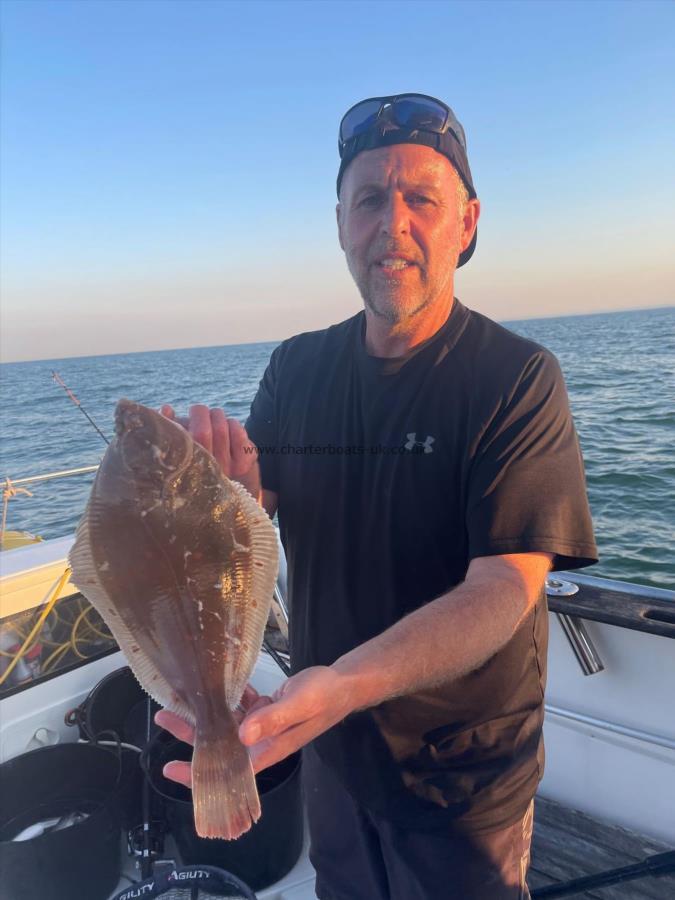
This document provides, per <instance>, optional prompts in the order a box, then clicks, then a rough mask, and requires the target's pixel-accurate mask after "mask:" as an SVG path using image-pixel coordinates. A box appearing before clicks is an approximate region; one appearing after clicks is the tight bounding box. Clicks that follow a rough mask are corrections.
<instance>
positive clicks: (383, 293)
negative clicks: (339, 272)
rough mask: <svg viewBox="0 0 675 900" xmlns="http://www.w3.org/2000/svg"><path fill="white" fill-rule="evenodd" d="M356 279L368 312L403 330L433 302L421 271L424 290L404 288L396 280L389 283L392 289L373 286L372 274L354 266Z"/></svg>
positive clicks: (353, 271)
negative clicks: (407, 323)
mask: <svg viewBox="0 0 675 900" xmlns="http://www.w3.org/2000/svg"><path fill="white" fill-rule="evenodd" d="M349 269H350V271H351V274H352V278H353V279H354V281H355V282H356V286H357V287H358V289H359V293H360V294H361V299H362V300H363V303H364V306H365V307H366V309H368V310H370V312H371V313H372V314H373V315H374V316H376V317H377V318H378V319H380V320H381V321H383V322H386V323H388V324H389V325H391V326H397V327H398V328H400V327H401V326H404V325H405V323H406V322H408V321H410V320H411V319H413V318H414V317H415V316H417V315H419V313H421V312H422V311H423V310H424V309H426V308H427V306H429V305H430V304H431V302H432V300H433V298H432V297H430V296H429V294H428V291H427V285H426V281H425V277H424V273H423V272H422V271H421V270H420V288H419V290H417V291H415V290H413V289H412V288H407V289H406V288H402V287H401V285H400V284H399V282H398V281H395V280H394V279H392V280H391V282H388V283H389V284H390V285H391V287H390V288H385V287H384V285H377V286H373V285H372V282H371V280H370V278H371V273H370V272H369V271H367V272H366V273H365V275H362V274H361V273H360V272H356V271H355V270H354V268H353V267H352V266H351V265H350V266H349Z"/></svg>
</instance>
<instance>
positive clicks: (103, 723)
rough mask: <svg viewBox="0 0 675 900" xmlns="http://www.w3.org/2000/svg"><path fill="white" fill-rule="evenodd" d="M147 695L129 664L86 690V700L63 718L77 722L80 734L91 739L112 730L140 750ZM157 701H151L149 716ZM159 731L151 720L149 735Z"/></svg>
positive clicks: (143, 732) (143, 739)
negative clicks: (88, 690)
mask: <svg viewBox="0 0 675 900" xmlns="http://www.w3.org/2000/svg"><path fill="white" fill-rule="evenodd" d="M147 696H148V695H147V694H146V693H145V691H144V690H143V688H142V687H141V686H140V684H139V683H138V682H137V681H136V678H135V676H134V674H133V672H132V671H131V669H130V668H129V666H122V668H120V669H115V671H114V672H110V673H109V674H108V675H106V676H105V678H102V679H101V681H99V682H98V684H97V685H96V686H95V687H94V688H93V689H92V690H91V691H90V693H89V695H88V696H87V699H86V700H85V701H84V702H83V703H82V704H81V705H80V706H78V707H77V709H75V710H73V711H72V712H71V713H69V714H68V717H67V719H66V721H67V722H68V724H70V725H75V724H77V725H78V726H79V730H80V737H81V738H83V739H84V740H86V741H90V740H94V739H95V738H96V737H97V735H99V734H101V733H102V732H104V731H105V732H110V731H112V732H114V733H115V734H117V735H119V738H120V740H121V741H124V743H126V744H133V745H134V746H136V747H140V748H141V749H142V748H143V747H144V746H145V744H146V743H147V741H146V737H145V734H146V731H145V727H146V725H145V723H146V719H145V709H146V700H147ZM159 708H160V707H159V704H158V703H155V701H154V700H153V701H152V710H153V715H154V713H155V712H156V711H157V710H158V709H159ZM158 731H159V728H158V726H157V725H155V724H154V722H153V723H152V728H151V732H150V734H151V736H152V735H154V734H156V733H157V732H158Z"/></svg>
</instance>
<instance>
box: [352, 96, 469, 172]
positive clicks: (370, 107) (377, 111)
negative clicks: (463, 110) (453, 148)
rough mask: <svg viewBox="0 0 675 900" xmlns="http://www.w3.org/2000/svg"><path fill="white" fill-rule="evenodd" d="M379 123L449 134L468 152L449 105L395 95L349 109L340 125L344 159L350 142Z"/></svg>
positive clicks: (375, 99)
mask: <svg viewBox="0 0 675 900" xmlns="http://www.w3.org/2000/svg"><path fill="white" fill-rule="evenodd" d="M377 122H390V123H392V124H393V125H395V126H397V127H398V128H405V129H408V130H410V131H429V132H432V133H433V134H445V133H446V132H448V131H449V132H450V133H451V134H452V135H453V137H454V138H455V139H456V140H457V142H458V143H459V144H460V145H461V146H462V148H463V149H464V151H466V137H465V135H464V129H463V128H462V126H461V125H460V124H459V122H458V121H457V119H456V118H455V116H454V114H453V112H452V110H451V109H450V107H449V106H446V105H445V103H443V102H442V101H441V100H437V99H436V98H435V97H429V96H428V95H427V94H395V95H394V96H392V97H370V98H369V99H368V100H361V101H360V102H359V103H356V104H355V105H354V106H352V107H351V109H348V110H347V112H346V113H345V114H344V116H343V117H342V121H341V122H340V133H339V137H338V150H339V153H340V157H341V158H342V155H343V154H344V151H345V147H346V146H347V144H348V143H349V141H350V140H352V139H353V138H356V137H358V136H359V135H360V134H364V133H365V132H367V131H368V130H369V129H370V128H372V127H373V125H375V124H376V123H377Z"/></svg>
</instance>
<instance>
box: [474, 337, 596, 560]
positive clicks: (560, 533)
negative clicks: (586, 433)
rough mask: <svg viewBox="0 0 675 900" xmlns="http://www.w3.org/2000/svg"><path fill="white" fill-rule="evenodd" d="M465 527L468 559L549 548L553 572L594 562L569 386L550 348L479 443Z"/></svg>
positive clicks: (530, 368)
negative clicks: (569, 398) (552, 557)
mask: <svg viewBox="0 0 675 900" xmlns="http://www.w3.org/2000/svg"><path fill="white" fill-rule="evenodd" d="M466 525H467V532H468V539H469V558H470V559H473V558H475V557H479V556H494V555H497V554H501V553H527V552H530V551H533V552H534V551H539V552H549V553H553V554H555V556H554V560H553V566H552V568H553V569H554V570H559V569H576V568H581V567H583V566H588V565H591V564H592V563H594V562H597V560H598V555H597V549H596V546H595V539H594V536H593V524H592V521H591V513H590V509H589V505H588V498H587V495H586V479H585V476H584V464H583V459H582V456H581V449H580V447H579V441H578V438H577V434H576V430H575V427H574V422H573V420H572V415H571V413H570V409H569V401H568V398H567V389H566V387H565V382H564V379H563V375H562V372H561V371H560V366H559V365H558V361H557V360H556V358H555V357H554V356H553V354H551V353H549V352H548V351H545V350H541V351H539V352H537V353H536V354H535V355H534V357H532V358H531V359H530V361H529V362H528V364H527V365H526V366H525V368H524V370H523V372H522V374H521V376H520V378H519V380H518V382H517V384H516V386H515V388H514V389H513V391H512V393H511V396H510V397H507V398H506V399H505V401H504V402H503V404H502V406H501V409H500V410H499V411H498V412H497V413H496V414H495V415H494V417H493V418H492V420H491V421H490V423H489V425H488V427H487V428H486V430H485V432H484V434H483V435H482V437H481V439H480V441H479V444H478V447H477V448H476V453H475V456H474V459H473V461H472V465H471V468H470V477H469V487H468V495H467V512H466Z"/></svg>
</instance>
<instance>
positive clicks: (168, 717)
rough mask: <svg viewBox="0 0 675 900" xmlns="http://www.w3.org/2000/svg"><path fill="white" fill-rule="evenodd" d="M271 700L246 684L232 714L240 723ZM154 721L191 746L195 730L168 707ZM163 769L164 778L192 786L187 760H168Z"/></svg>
mask: <svg viewBox="0 0 675 900" xmlns="http://www.w3.org/2000/svg"><path fill="white" fill-rule="evenodd" d="M272 702H273V701H272V697H267V696H265V695H264V694H259V693H258V692H257V691H256V689H255V688H254V687H252V686H251V685H250V684H247V685H246V687H245V688H244V693H243V695H242V698H241V701H240V702H239V707H238V708H237V709H236V710H234V713H233V715H234V717H235V719H236V720H237V723H238V724H241V722H242V720H243V718H244V716H245V715H247V714H248V713H249V712H253V711H254V710H256V709H260V708H262V707H263V706H267V705H268V704H270V703H272ZM155 723H156V724H157V725H159V727H160V728H166V730H167V731H168V732H170V733H171V734H172V735H173V736H174V737H175V738H178V740H179V741H183V742H184V743H186V744H190V745H191V746H193V745H194V742H195V730H194V728H193V727H192V725H189V724H188V723H187V722H186V721H185V720H184V719H181V718H180V716H177V715H176V714H175V713H172V712H169V710H168V709H160V710H159V711H158V712H156V713H155ZM163 771H164V776H165V778H169V779H170V780H171V781H177V782H178V783H179V784H184V785H185V787H189V788H191V787H192V766H191V764H190V763H189V762H178V761H177V760H176V761H174V762H169V763H167V764H166V765H165V766H164V770H163Z"/></svg>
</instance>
